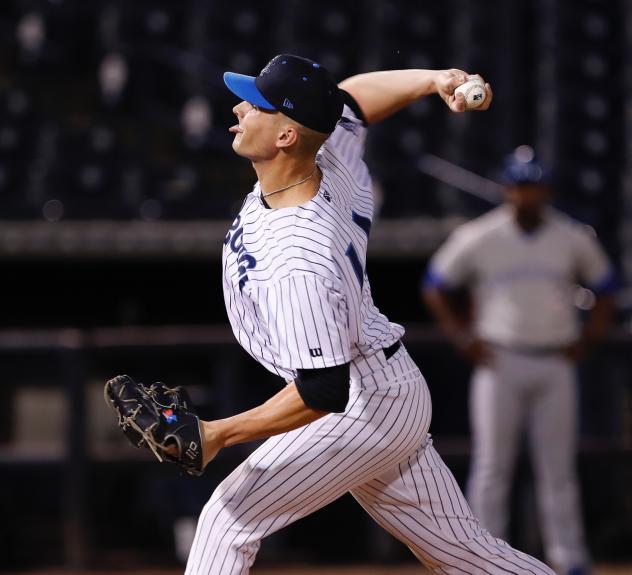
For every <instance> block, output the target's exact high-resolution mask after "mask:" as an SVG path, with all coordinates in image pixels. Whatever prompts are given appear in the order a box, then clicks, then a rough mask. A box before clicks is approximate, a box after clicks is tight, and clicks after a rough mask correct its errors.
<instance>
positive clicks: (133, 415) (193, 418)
mask: <svg viewBox="0 0 632 575" xmlns="http://www.w3.org/2000/svg"><path fill="white" fill-rule="evenodd" d="M104 395H105V402H106V403H107V404H108V405H109V406H110V407H111V408H112V409H114V411H115V412H116V414H117V415H118V425H119V427H120V428H121V430H122V431H123V433H124V434H125V436H126V437H127V438H128V439H129V440H130V441H131V442H132V444H133V445H135V446H136V447H148V448H149V449H150V450H151V451H152V452H153V453H154V455H155V456H156V457H157V458H158V461H160V462H162V461H171V462H172V463H175V464H176V465H178V467H180V468H181V469H182V470H183V471H184V472H186V473H188V474H189V475H201V474H202V472H203V471H204V465H203V461H202V438H201V431H200V420H199V418H198V416H197V415H195V413H193V412H192V411H191V408H190V405H191V401H190V399H189V396H188V394H187V392H186V391H185V390H184V389H183V388H182V387H176V388H170V387H167V386H166V385H165V384H164V383H160V382H158V383H153V384H152V385H150V386H145V385H143V384H142V383H136V382H135V381H134V380H133V379H132V378H131V377H129V376H128V375H117V376H116V377H114V378H113V379H110V380H109V381H108V382H107V383H106V384H105V390H104ZM174 447H175V449H174ZM176 452H177V455H174V454H175V453H176Z"/></svg>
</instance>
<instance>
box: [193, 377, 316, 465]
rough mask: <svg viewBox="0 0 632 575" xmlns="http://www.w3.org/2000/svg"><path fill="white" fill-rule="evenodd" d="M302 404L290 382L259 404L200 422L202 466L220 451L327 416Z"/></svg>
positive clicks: (290, 429)
mask: <svg viewBox="0 0 632 575" xmlns="http://www.w3.org/2000/svg"><path fill="white" fill-rule="evenodd" d="M327 413H328V412H327V411H321V410H319V409H313V408H311V407H308V406H307V405H305V402H304V401H303V399H302V398H301V396H300V395H299V392H298V390H297V388H296V384H295V383H294V382H291V383H288V385H286V386H285V387H284V388H283V389H282V390H281V391H279V392H278V393H277V394H275V395H273V396H272V397H271V398H270V399H268V401H266V402H265V403H262V404H261V405H259V406H257V407H255V408H253V409H249V410H248V411H244V412H242V413H239V414H237V415H233V416H232V417H228V418H226V419H218V420H216V421H204V422H202V429H203V438H204V446H203V453H204V465H206V464H207V463H208V462H209V461H210V460H211V459H213V458H214V457H215V456H216V455H217V453H218V452H219V450H220V449H222V448H223V447H228V446H230V445H235V444H237V443H245V442H247V441H253V440H255V439H263V438H267V437H271V436H273V435H277V434H279V433H284V432H286V431H292V430H293V429H297V428H299V427H302V426H303V425H307V424H308V423H311V422H312V421H316V420H317V419H320V418H321V417H323V416H324V415H327Z"/></svg>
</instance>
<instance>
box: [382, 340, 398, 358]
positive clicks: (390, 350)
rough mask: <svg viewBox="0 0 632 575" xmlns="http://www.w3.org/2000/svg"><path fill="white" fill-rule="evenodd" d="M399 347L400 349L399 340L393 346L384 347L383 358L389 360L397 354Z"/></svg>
mask: <svg viewBox="0 0 632 575" xmlns="http://www.w3.org/2000/svg"><path fill="white" fill-rule="evenodd" d="M400 347H402V342H401V341H399V340H397V341H396V342H395V343H394V344H393V345H389V346H388V347H385V348H384V349H383V350H382V351H383V352H384V357H385V358H386V359H387V360H389V359H391V357H393V356H394V355H395V354H396V353H397V351H398V350H399V348H400Z"/></svg>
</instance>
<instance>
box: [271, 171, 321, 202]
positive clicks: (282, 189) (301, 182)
mask: <svg viewBox="0 0 632 575" xmlns="http://www.w3.org/2000/svg"><path fill="white" fill-rule="evenodd" d="M316 167H317V166H314V169H313V170H312V173H311V174H310V175H309V176H307V177H306V178H303V179H302V180H301V181H299V182H296V183H294V184H290V185H289V186H284V187H283V188H279V189H278V190H274V191H273V192H268V193H267V194H264V193H262V194H261V198H267V197H269V196H271V195H273V194H278V193H279V192H284V191H285V190H289V189H290V188H293V187H295V186H300V185H301V184H303V183H305V182H306V181H307V180H309V179H310V178H312V177H314V174H315V173H316Z"/></svg>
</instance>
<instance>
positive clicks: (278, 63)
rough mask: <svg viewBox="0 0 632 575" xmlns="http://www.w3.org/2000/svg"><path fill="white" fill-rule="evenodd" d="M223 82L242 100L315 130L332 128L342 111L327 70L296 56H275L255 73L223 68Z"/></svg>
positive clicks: (341, 100)
mask: <svg viewBox="0 0 632 575" xmlns="http://www.w3.org/2000/svg"><path fill="white" fill-rule="evenodd" d="M224 83H225V84H226V86H228V89H229V90H230V91H231V92H233V94H235V95H237V96H239V97H240V98H241V99H242V100H245V101H246V102H250V103H251V104H253V105H255V106H258V107H259V108H263V109H264V110H276V111H278V112H282V113H283V114H285V115H286V116H288V117H289V118H292V119H293V120H295V121H296V122H298V123H299V124H302V125H303V126H306V127H307V128H311V129H312V130H316V131H317V132H322V133H325V134H329V133H331V132H333V131H334V128H335V127H336V123H337V122H338V120H339V119H340V115H341V114H342V107H343V98H342V92H341V91H340V89H339V88H338V86H337V84H336V82H335V81H334V79H333V78H332V76H331V74H330V73H329V72H328V71H327V70H326V69H325V68H323V67H322V66H321V65H320V64H318V63H316V62H313V61H312V60H308V59H307V58H301V57H300V56H293V55H291V54H280V55H279V56H275V57H274V58H272V60H270V62H268V64H267V65H266V66H265V68H264V69H263V70H261V73H260V74H259V75H258V76H256V77H255V76H246V75H244V74H236V73H235V72H225V73H224Z"/></svg>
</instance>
